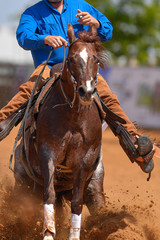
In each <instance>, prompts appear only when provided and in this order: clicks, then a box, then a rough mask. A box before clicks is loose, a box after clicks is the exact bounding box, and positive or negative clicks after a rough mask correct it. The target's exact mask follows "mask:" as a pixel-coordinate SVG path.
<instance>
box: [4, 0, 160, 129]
mask: <svg viewBox="0 0 160 240" xmlns="http://www.w3.org/2000/svg"><path fill="white" fill-rule="evenodd" d="M36 2H38V1H35V0H27V1H26V0H14V1H13V0H7V1H2V0H1V2H0V9H1V14H0V108H1V107H2V106H4V105H5V104H6V103H7V102H8V101H9V100H10V99H11V97H13V95H14V94H15V93H16V92H17V91H18V87H19V85H20V84H21V83H23V82H25V81H27V79H28V78H29V76H30V74H31V73H32V71H33V69H34V68H33V62H32V58H31V55H30V52H28V51H24V50H23V49H21V48H20V47H19V46H18V43H17V41H16V34H15V32H16V28H17V26H18V21H19V18H20V15H21V13H22V12H23V11H24V10H25V9H26V8H27V7H28V6H30V5H32V4H34V3H36ZM87 2H88V3H90V4H91V5H93V6H94V7H96V8H97V9H98V10H99V11H101V12H102V13H103V14H104V15H105V16H107V18H108V19H109V20H110V21H111V23H112V25H113V28H114V31H113V38H112V40H111V41H109V42H106V43H105V44H104V46H105V48H106V51H107V52H108V58H109V60H108V67H107V68H106V70H105V72H102V74H103V76H104V77H105V79H106V80H107V82H108V84H109V85H110V87H111V89H112V91H113V92H114V93H115V94H116V95H117V96H118V98H119V100H120V103H121V107H122V108H123V109H124V110H125V112H126V113H127V115H128V116H129V118H130V119H131V120H132V121H136V122H137V124H138V125H140V126H142V127H144V128H151V129H160V0H88V1H87Z"/></svg>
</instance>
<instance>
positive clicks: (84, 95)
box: [78, 85, 96, 105]
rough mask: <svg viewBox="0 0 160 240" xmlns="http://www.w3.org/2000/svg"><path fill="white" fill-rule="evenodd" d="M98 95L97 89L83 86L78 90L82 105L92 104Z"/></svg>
mask: <svg viewBox="0 0 160 240" xmlns="http://www.w3.org/2000/svg"><path fill="white" fill-rule="evenodd" d="M95 93H96V87H94V86H91V87H90V88H89V89H88V88H87V87H86V86H83V85H81V86H80V87H79V88H78V94H79V97H80V100H81V102H82V104H85V105H88V104H91V103H92V101H93V98H94V95H95Z"/></svg>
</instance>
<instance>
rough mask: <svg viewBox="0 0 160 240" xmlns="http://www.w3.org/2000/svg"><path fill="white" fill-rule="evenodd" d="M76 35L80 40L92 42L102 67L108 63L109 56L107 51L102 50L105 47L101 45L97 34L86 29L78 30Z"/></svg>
mask: <svg viewBox="0 0 160 240" xmlns="http://www.w3.org/2000/svg"><path fill="white" fill-rule="evenodd" d="M78 37H79V39H80V40H81V41H83V42H87V43H92V44H93V45H94V48H95V50H96V52H97V58H98V60H99V63H100V66H101V68H102V69H104V68H105V67H106V65H107V63H108V59H109V56H108V54H107V51H104V50H105V48H104V47H103V46H102V43H101V39H100V37H99V36H98V35H97V34H91V33H90V32H87V31H83V32H79V33H78Z"/></svg>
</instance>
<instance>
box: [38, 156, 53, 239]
mask: <svg viewBox="0 0 160 240" xmlns="http://www.w3.org/2000/svg"><path fill="white" fill-rule="evenodd" d="M48 152H49V151H48ZM48 152H46V151H44V152H42V153H41V155H40V163H41V164H40V165H41V171H42V174H43V178H44V222H43V234H44V239H43V240H53V239H54V236H55V234H56V231H55V210H54V204H55V190H54V169H55V166H54V161H53V159H52V158H51V157H50V156H49V153H48ZM45 153H46V154H47V158H46V156H44V155H45Z"/></svg>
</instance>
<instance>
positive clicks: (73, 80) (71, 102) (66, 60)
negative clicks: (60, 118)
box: [59, 38, 99, 108]
mask: <svg viewBox="0 0 160 240" xmlns="http://www.w3.org/2000/svg"><path fill="white" fill-rule="evenodd" d="M77 41H78V38H76V39H75V40H74V41H73V42H72V43H71V44H70V46H68V47H69V48H70V47H71V46H72V45H73V44H74V43H75V42H77ZM65 62H66V67H67V72H69V73H70V76H71V81H72V83H73V86H74V96H73V100H72V101H71V100H70V99H69V98H68V97H67V96H66V94H65V91H64V89H63V86H62V78H61V77H60V79H59V82H60V87H61V91H62V93H63V96H64V98H65V101H66V102H67V103H68V104H69V106H70V108H73V105H74V102H75V99H76V93H77V81H76V79H75V77H74V76H73V74H72V72H71V69H70V58H69V57H67V58H66V59H65V47H64V61H63V69H64V66H65ZM98 74H99V62H98V71H97V75H96V79H95V85H97V77H98Z"/></svg>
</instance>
